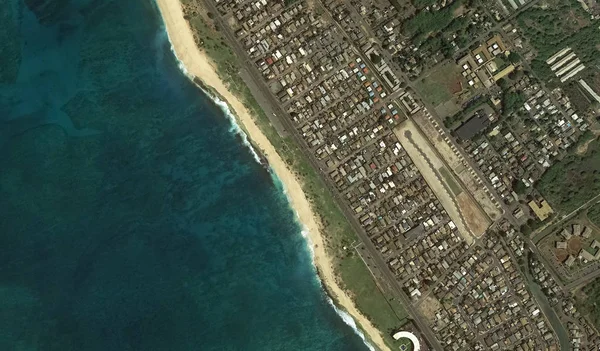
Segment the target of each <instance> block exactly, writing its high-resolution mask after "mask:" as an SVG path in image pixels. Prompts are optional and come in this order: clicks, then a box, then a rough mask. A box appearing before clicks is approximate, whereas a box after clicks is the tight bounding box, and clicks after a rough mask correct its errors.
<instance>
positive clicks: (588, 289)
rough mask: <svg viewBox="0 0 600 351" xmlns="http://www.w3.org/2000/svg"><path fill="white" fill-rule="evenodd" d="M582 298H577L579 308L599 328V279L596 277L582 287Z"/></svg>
mask: <svg viewBox="0 0 600 351" xmlns="http://www.w3.org/2000/svg"><path fill="white" fill-rule="evenodd" d="M582 292H583V294H584V295H585V296H584V298H582V299H579V305H580V306H579V310H580V311H584V312H583V313H584V314H586V312H587V316H588V318H589V319H590V320H591V321H592V323H594V325H595V326H596V328H600V279H596V280H594V281H592V282H591V283H589V284H588V285H586V286H585V287H584V288H583V289H582Z"/></svg>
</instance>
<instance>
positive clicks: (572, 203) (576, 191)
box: [537, 140, 600, 213]
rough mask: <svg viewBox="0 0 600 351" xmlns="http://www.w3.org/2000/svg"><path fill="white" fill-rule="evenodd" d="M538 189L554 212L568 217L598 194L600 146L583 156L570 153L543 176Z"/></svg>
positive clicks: (591, 145)
mask: <svg viewBox="0 0 600 351" xmlns="http://www.w3.org/2000/svg"><path fill="white" fill-rule="evenodd" d="M537 189H538V190H539V191H540V193H541V194H542V195H543V196H544V197H545V198H546V199H547V200H548V201H549V202H550V204H551V205H552V207H553V208H555V209H558V210H560V211H563V212H564V213H569V212H571V211H573V210H575V209H577V208H578V207H579V206H581V205H583V204H584V203H585V202H586V201H588V200H590V199H592V198H593V197H594V196H596V195H598V194H599V193H600V142H598V140H595V141H593V142H591V143H590V144H589V146H588V150H587V152H586V153H585V154H584V155H577V154H574V153H570V154H569V155H567V156H566V157H565V158H564V159H563V160H561V161H559V162H557V163H555V164H554V165H553V166H552V167H550V168H549V169H548V170H547V171H546V172H545V173H544V175H543V176H542V178H541V179H540V181H539V182H538V184H537Z"/></svg>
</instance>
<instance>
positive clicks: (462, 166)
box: [414, 113, 502, 221]
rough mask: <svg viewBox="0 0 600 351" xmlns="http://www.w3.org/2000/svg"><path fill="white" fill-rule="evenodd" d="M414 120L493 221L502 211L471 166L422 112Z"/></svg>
mask: <svg viewBox="0 0 600 351" xmlns="http://www.w3.org/2000/svg"><path fill="white" fill-rule="evenodd" d="M414 120H415V122H416V123H417V125H418V126H419V127H420V128H421V130H422V131H423V132H424V133H425V136H426V137H427V139H429V141H430V142H431V143H432V144H433V146H434V147H435V148H436V149H437V150H438V152H439V153H440V155H441V156H442V158H443V160H444V161H445V162H446V163H447V164H448V167H449V168H450V169H451V170H452V171H453V172H454V174H455V175H457V176H458V178H459V179H460V180H461V181H462V183H463V185H464V187H465V188H466V189H467V190H468V191H469V192H470V193H471V194H472V195H473V197H474V198H475V200H476V201H477V202H478V203H479V205H480V206H481V208H482V209H483V211H484V212H485V214H486V215H487V216H488V217H489V218H491V219H492V220H493V221H495V220H497V219H499V218H500V217H501V216H502V211H501V210H500V209H499V207H498V206H497V205H496V204H495V201H494V200H493V199H492V196H491V195H489V194H488V193H487V192H486V191H485V187H484V186H483V185H482V184H481V182H480V179H479V177H478V176H477V175H476V174H474V172H473V170H472V168H471V166H469V164H468V163H467V162H466V161H465V160H464V158H462V156H461V155H460V154H459V153H458V152H457V151H454V150H453V149H452V147H451V145H450V143H449V142H447V141H446V140H445V139H444V136H442V135H441V134H440V132H439V131H438V129H437V128H436V126H435V125H434V123H433V122H432V121H431V120H430V119H429V117H428V116H426V115H425V114H423V113H420V114H417V115H415V117H414Z"/></svg>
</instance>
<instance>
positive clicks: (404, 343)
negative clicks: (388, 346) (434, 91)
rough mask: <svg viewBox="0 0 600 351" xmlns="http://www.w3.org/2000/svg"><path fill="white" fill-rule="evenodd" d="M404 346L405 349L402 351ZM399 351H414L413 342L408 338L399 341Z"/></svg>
mask: <svg viewBox="0 0 600 351" xmlns="http://www.w3.org/2000/svg"><path fill="white" fill-rule="evenodd" d="M402 346H404V347H405V348H404V349H402ZM398 349H400V350H404V351H412V350H413V344H412V341H410V339H408V338H402V339H400V340H398Z"/></svg>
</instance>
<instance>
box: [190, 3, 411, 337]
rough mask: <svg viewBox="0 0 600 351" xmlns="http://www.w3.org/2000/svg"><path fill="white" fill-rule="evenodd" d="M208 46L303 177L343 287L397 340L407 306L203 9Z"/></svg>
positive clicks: (198, 28) (199, 19) (199, 29)
mask: <svg viewBox="0 0 600 351" xmlns="http://www.w3.org/2000/svg"><path fill="white" fill-rule="evenodd" d="M188 20H189V21H190V24H191V26H192V28H193V30H194V31H195V34H196V36H197V38H198V42H199V43H202V48H203V49H204V50H205V52H206V54H208V55H209V56H210V57H211V58H212V59H213V60H214V61H215V63H216V64H217V68H218V73H219V75H220V76H221V78H222V79H223V81H225V82H226V83H228V84H229V88H230V90H231V91H232V92H233V93H234V94H235V95H237V96H238V97H240V100H241V101H242V102H243V103H244V104H245V106H246V107H247V108H248V109H249V110H250V111H251V112H252V114H253V116H254V118H255V121H256V123H257V124H258V126H259V127H260V129H261V131H262V132H263V133H264V135H265V136H266V137H267V138H268V139H269V141H270V142H271V144H272V145H273V146H274V147H275V149H276V150H277V151H278V152H279V154H280V156H281V157H282V158H283V159H284V160H285V162H286V163H287V164H288V165H289V166H290V167H291V169H292V170H293V171H294V172H295V173H296V174H297V175H298V176H299V178H300V179H301V181H302V187H303V190H304V192H305V194H306V196H307V198H308V199H309V201H310V202H311V205H312V207H313V209H314V211H315V213H316V214H318V216H319V218H320V221H321V223H322V227H323V234H324V242H325V244H326V245H327V251H328V253H329V255H330V256H331V257H332V259H333V263H334V270H335V272H336V274H337V275H338V277H339V278H340V283H341V286H342V288H344V289H346V290H347V291H349V293H350V296H352V297H353V298H354V301H355V303H356V306H357V307H358V309H359V310H360V311H361V312H362V313H363V314H364V315H365V316H367V318H369V319H370V320H371V322H372V323H373V325H374V326H375V327H377V328H378V329H379V330H381V331H382V332H383V334H384V339H385V341H386V342H387V344H388V345H389V346H391V347H392V346H394V349H395V348H397V345H395V344H394V340H393V339H392V338H391V332H392V331H394V330H396V329H398V328H399V327H401V326H402V325H403V324H404V323H406V321H407V320H406V316H407V314H406V312H405V310H404V307H403V306H402V305H401V304H400V303H399V302H397V301H396V300H395V299H394V298H393V297H392V294H390V293H389V292H388V291H385V290H383V289H380V287H379V286H378V284H377V283H376V282H375V280H374V279H373V277H372V275H371V274H370V272H369V270H368V268H367V267H366V265H365V264H364V262H363V261H362V259H361V258H360V257H359V255H358V254H357V253H356V252H355V251H354V249H353V246H352V245H353V244H354V243H356V242H357V241H358V237H357V235H356V233H355V231H354V230H353V228H352V226H351V225H350V223H349V222H348V220H347V219H346V217H345V216H344V215H343V213H342V211H341V209H340V208H339V207H338V205H337V203H336V202H335V201H334V198H333V195H332V193H331V191H330V189H329V188H328V187H327V185H326V184H325V182H324V181H323V180H322V178H321V177H320V176H319V174H318V173H317V171H316V170H315V169H314V168H313V167H312V166H311V164H310V162H309V160H308V158H307V156H306V155H305V154H304V153H303V151H302V149H301V148H300V147H299V146H298V145H297V143H296V142H295V141H294V140H293V139H291V138H290V137H287V138H283V137H281V136H280V135H279V134H278V133H277V131H276V129H275V128H274V127H273V125H272V124H271V122H270V120H269V117H268V116H267V115H266V114H265V113H264V112H263V110H262V109H261V108H260V106H259V104H258V102H257V101H256V99H255V98H254V96H253V95H252V93H251V91H250V89H249V88H248V87H247V86H246V84H245V83H244V81H243V80H242V78H241V77H240V76H239V74H238V71H239V70H240V68H241V67H240V66H239V63H238V61H237V58H236V57H235V55H233V53H232V52H231V50H230V49H229V48H228V47H227V46H226V45H225V44H224V42H223V39H222V36H221V35H220V33H219V32H218V31H216V30H215V29H214V27H212V26H211V25H208V23H210V19H209V18H208V17H207V16H204V15H203V14H202V13H200V12H198V13H197V14H196V15H195V16H190V17H188Z"/></svg>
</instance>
